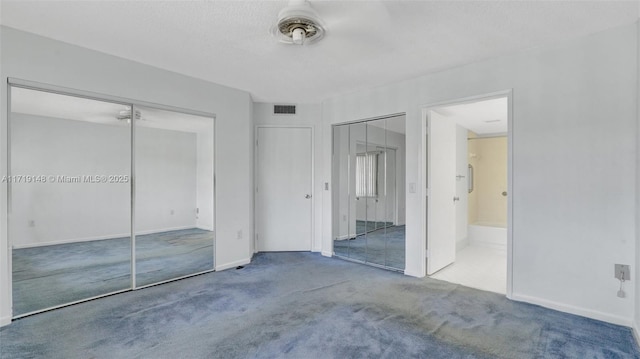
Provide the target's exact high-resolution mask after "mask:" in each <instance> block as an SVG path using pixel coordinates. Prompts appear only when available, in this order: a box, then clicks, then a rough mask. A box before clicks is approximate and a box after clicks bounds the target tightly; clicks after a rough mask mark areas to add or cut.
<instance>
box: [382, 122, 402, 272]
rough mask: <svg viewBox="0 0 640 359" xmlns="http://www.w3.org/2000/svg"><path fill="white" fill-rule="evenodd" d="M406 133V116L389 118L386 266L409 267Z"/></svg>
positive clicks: (387, 130)
mask: <svg viewBox="0 0 640 359" xmlns="http://www.w3.org/2000/svg"><path fill="white" fill-rule="evenodd" d="M405 137H406V136H405V116H396V117H391V118H388V119H387V120H386V132H385V143H386V148H385V159H386V165H385V167H386V181H385V193H386V197H385V204H384V208H385V209H386V215H385V219H384V220H385V223H386V262H385V266H387V267H389V268H393V269H398V270H404V267H405V247H406V245H405V244H406V241H405V239H406V232H405V182H406V179H405V173H406V167H405V158H406V147H405V143H406V140H405Z"/></svg>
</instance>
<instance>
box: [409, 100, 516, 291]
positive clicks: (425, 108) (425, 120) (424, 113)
mask: <svg viewBox="0 0 640 359" xmlns="http://www.w3.org/2000/svg"><path fill="white" fill-rule="evenodd" d="M503 97H506V98H507V193H508V194H509V195H508V196H507V290H506V296H507V298H509V299H512V297H513V246H514V243H513V202H514V201H513V197H514V196H513V147H514V146H513V89H507V90H502V91H496V92H490V93H485V94H480V95H475V96H468V97H462V98H453V99H450V100H445V101H439V102H434V103H428V104H424V105H421V106H420V108H421V118H420V120H421V123H422V132H421V133H422V135H421V139H420V143H421V144H422V146H421V147H422V149H421V150H422V152H421V154H422V161H420V166H419V167H420V174H421V176H420V177H421V186H422V187H421V188H422V189H423V193H424V195H423V196H422V198H421V207H420V208H421V212H422V213H421V217H420V218H421V220H420V223H421V233H422V238H423V242H424V244H423V245H422V246H421V248H422V249H421V250H422V251H423V254H422V258H424V260H423V261H422V273H423V275H426V258H427V221H426V218H427V215H428V196H429V191H428V189H427V183H428V176H429V172H428V170H429V166H430V164H429V163H428V158H427V149H428V143H427V141H426V138H427V135H428V134H429V113H430V112H431V111H432V110H434V109H436V108H438V107H443V106H451V105H461V104H465V103H472V102H479V101H483V100H492V99H496V98H503Z"/></svg>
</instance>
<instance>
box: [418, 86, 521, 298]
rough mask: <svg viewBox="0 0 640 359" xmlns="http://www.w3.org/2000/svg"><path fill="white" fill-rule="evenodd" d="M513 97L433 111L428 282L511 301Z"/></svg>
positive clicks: (430, 123)
mask: <svg viewBox="0 0 640 359" xmlns="http://www.w3.org/2000/svg"><path fill="white" fill-rule="evenodd" d="M509 98H510V96H509V94H504V95H501V96H492V97H484V98H476V99H472V100H466V101H459V102H455V103H447V104H444V105H438V106H433V107H430V108H428V109H427V116H426V125H427V131H426V133H427V134H426V138H425V140H426V143H427V146H426V147H427V148H426V157H425V158H426V159H427V166H426V168H427V173H426V178H427V183H426V186H427V198H426V205H427V214H428V215H427V226H426V236H427V240H426V242H427V263H426V268H427V275H429V276H430V277H431V278H435V279H441V280H445V281H449V282H453V283H458V284H462V285H465V286H468V287H473V288H477V289H482V290H488V291H492V292H497V293H502V294H507V293H508V287H509V286H508V282H509V281H508V278H507V277H508V272H509V270H508V265H507V262H508V257H510V256H509V255H508V254H509V251H508V248H510V247H511V246H510V238H509V237H510V236H509V235H508V233H509V220H508V219H509V210H510V208H511V206H510V200H509V187H510V181H509V178H510V175H509V171H508V168H509V165H508V164H509V158H510V155H509V152H510V150H509V149H510V147H509V143H510V141H509V138H510V137H509V134H510V132H509V123H510V117H509V113H510V111H509Z"/></svg>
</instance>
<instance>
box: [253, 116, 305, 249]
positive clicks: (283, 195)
mask: <svg viewBox="0 0 640 359" xmlns="http://www.w3.org/2000/svg"><path fill="white" fill-rule="evenodd" d="M311 145H312V138H311V129H310V128H285V127H259V128H258V141H257V161H258V166H257V167H258V168H257V172H258V173H257V187H256V191H257V192H256V234H257V236H256V238H257V248H258V250H259V251H263V252H275V251H310V250H311V208H312V203H313V200H312V198H311V195H312V191H311V189H312V183H311V173H312V171H311V169H312V153H311Z"/></svg>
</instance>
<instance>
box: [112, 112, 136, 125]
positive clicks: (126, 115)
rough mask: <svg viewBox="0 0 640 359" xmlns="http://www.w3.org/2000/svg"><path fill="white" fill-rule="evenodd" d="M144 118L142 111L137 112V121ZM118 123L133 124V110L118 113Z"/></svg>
mask: <svg viewBox="0 0 640 359" xmlns="http://www.w3.org/2000/svg"><path fill="white" fill-rule="evenodd" d="M141 118H142V113H141V112H140V110H135V119H136V120H139V119H141ZM116 119H117V120H118V121H127V123H131V110H122V111H120V112H118V115H117V116H116Z"/></svg>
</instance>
